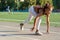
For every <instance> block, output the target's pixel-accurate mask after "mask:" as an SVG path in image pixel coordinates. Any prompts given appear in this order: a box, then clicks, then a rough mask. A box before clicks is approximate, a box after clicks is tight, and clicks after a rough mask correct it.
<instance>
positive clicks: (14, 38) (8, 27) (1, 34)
mask: <svg viewBox="0 0 60 40" xmlns="http://www.w3.org/2000/svg"><path fill="white" fill-rule="evenodd" d="M30 28H32V24H26V25H25V30H23V31H21V30H20V28H19V23H14V22H0V40H60V27H51V33H50V34H47V33H46V32H45V31H46V26H41V28H40V31H41V32H42V33H43V35H42V36H40V35H34V32H31V31H30Z"/></svg>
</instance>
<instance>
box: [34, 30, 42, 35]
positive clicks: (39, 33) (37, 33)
mask: <svg viewBox="0 0 60 40" xmlns="http://www.w3.org/2000/svg"><path fill="white" fill-rule="evenodd" d="M35 34H36V35H43V33H41V32H40V31H36V32H35Z"/></svg>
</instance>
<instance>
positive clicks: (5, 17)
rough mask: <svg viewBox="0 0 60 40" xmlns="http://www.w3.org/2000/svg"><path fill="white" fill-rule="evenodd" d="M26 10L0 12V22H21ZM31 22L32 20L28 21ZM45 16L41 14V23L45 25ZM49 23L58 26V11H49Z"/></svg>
mask: <svg viewBox="0 0 60 40" xmlns="http://www.w3.org/2000/svg"><path fill="white" fill-rule="evenodd" d="M28 14H29V13H28V12H11V13H10V14H9V13H8V12H0V22H1V21H3V22H19V23H20V22H22V21H24V20H25V19H26V18H27V17H28ZM30 23H33V20H32V21H31V22H30ZM45 23H46V20H45V16H42V25H43V24H44V25H45ZM50 23H51V25H52V26H60V13H51V16H50Z"/></svg>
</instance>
